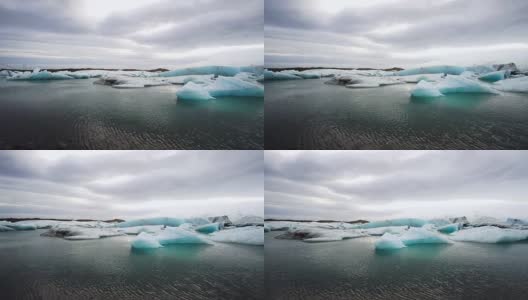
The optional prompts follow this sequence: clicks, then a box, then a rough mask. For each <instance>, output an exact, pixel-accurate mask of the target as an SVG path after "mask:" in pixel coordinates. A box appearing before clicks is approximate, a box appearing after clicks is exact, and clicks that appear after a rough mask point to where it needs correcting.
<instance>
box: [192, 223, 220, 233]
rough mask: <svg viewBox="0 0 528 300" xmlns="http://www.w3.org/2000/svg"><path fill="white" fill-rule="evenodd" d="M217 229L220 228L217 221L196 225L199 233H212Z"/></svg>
mask: <svg viewBox="0 0 528 300" xmlns="http://www.w3.org/2000/svg"><path fill="white" fill-rule="evenodd" d="M218 230H220V224H218V223H211V224H206V225H201V226H198V227H196V231H198V232H201V233H213V232H215V231H218Z"/></svg>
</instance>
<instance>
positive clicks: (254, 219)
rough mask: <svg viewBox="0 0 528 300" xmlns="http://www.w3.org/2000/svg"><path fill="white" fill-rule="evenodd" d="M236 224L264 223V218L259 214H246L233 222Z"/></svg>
mask: <svg viewBox="0 0 528 300" xmlns="http://www.w3.org/2000/svg"><path fill="white" fill-rule="evenodd" d="M233 224H234V225H235V226H249V225H263V224H264V218H262V217H258V216H244V217H241V218H240V219H238V220H236V221H234V222H233Z"/></svg>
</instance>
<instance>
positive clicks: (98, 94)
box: [0, 78, 264, 149]
mask: <svg viewBox="0 0 528 300" xmlns="http://www.w3.org/2000/svg"><path fill="white" fill-rule="evenodd" d="M94 81H95V79H85V80H62V81H60V80H57V81H42V82H27V81H6V80H5V79H2V78H0V149H262V148H263V136H264V131H263V128H264V101H263V100H262V98H244V97H224V98H219V99H217V100H211V101H178V100H177V98H176V91H177V90H178V89H179V88H181V86H174V85H173V86H161V87H151V88H141V89H115V88H112V87H109V86H102V85H95V84H93V82H94Z"/></svg>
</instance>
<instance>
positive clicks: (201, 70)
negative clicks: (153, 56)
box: [159, 66, 253, 77]
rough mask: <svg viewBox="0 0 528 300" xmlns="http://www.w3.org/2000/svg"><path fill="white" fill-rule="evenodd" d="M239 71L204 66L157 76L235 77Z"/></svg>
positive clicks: (237, 69) (229, 68)
mask: <svg viewBox="0 0 528 300" xmlns="http://www.w3.org/2000/svg"><path fill="white" fill-rule="evenodd" d="M244 70H253V69H252V68H250V67H245V68H244ZM240 72H241V69H240V68H238V67H228V66H205V67H193V68H184V69H177V70H172V71H167V72H162V73H160V74H159V76H160V77H174V76H184V75H209V74H214V75H215V76H235V75H236V74H238V73H240Z"/></svg>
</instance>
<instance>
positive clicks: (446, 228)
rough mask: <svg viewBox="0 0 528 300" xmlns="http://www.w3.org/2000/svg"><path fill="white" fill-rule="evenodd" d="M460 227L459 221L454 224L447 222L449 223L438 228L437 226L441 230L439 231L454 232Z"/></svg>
mask: <svg viewBox="0 0 528 300" xmlns="http://www.w3.org/2000/svg"><path fill="white" fill-rule="evenodd" d="M459 229H460V224H459V223H454V224H449V225H445V226H442V227H440V228H438V231H439V232H441V233H447V234H449V233H453V232H456V231H458V230H459Z"/></svg>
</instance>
